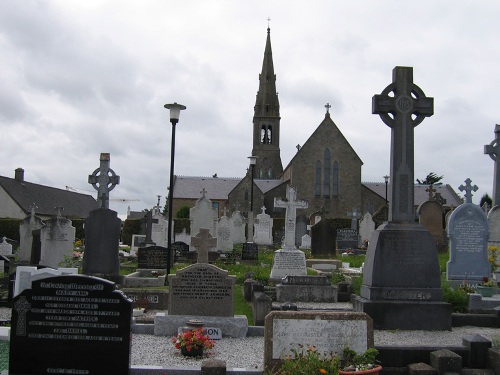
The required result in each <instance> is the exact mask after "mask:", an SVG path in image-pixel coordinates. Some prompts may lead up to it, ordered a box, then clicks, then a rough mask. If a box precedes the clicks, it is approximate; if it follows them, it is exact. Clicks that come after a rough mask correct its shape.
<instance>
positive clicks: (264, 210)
mask: <svg viewBox="0 0 500 375" xmlns="http://www.w3.org/2000/svg"><path fill="white" fill-rule="evenodd" d="M260 209H261V210H262V215H264V214H265V213H266V206H262V207H261V208H260Z"/></svg>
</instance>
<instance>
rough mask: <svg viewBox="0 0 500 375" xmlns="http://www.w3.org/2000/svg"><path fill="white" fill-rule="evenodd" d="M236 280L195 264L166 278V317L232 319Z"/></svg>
mask: <svg viewBox="0 0 500 375" xmlns="http://www.w3.org/2000/svg"><path fill="white" fill-rule="evenodd" d="M235 282H236V276H229V275H228V273H227V271H225V270H222V269H220V268H218V267H216V266H214V265H211V264H208V263H197V264H193V265H191V266H188V267H186V268H183V269H181V270H179V271H177V273H176V274H175V275H168V284H169V285H170V299H169V307H168V313H169V315H204V316H234V307H233V299H234V298H233V289H234V284H235Z"/></svg>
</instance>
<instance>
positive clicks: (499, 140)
mask: <svg viewBox="0 0 500 375" xmlns="http://www.w3.org/2000/svg"><path fill="white" fill-rule="evenodd" d="M484 153H485V154H488V155H490V158H491V159H492V160H493V161H494V162H495V170H494V173H493V206H496V205H499V204H500V181H499V179H500V160H498V155H500V125H495V139H494V140H493V141H492V142H491V143H490V144H489V145H485V146H484Z"/></svg>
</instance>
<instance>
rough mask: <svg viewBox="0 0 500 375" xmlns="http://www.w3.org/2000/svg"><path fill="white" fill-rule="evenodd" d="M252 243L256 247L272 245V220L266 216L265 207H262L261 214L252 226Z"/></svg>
mask: <svg viewBox="0 0 500 375" xmlns="http://www.w3.org/2000/svg"><path fill="white" fill-rule="evenodd" d="M253 242H255V243H256V244H258V245H272V243H273V219H271V216H269V215H268V214H266V207H264V206H263V207H262V213H260V214H258V215H257V219H256V223H255V224H254V235H253Z"/></svg>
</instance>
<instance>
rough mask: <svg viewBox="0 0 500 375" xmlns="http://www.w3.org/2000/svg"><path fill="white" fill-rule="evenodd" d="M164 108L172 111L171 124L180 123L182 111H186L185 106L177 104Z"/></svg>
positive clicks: (167, 105)
mask: <svg viewBox="0 0 500 375" xmlns="http://www.w3.org/2000/svg"><path fill="white" fill-rule="evenodd" d="M164 107H165V108H167V109H169V110H170V122H171V123H175V124H176V123H177V122H179V116H180V114H181V111H182V110H184V109H186V106H185V105H182V104H177V103H176V102H174V103H173V104H165V105H164Z"/></svg>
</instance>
